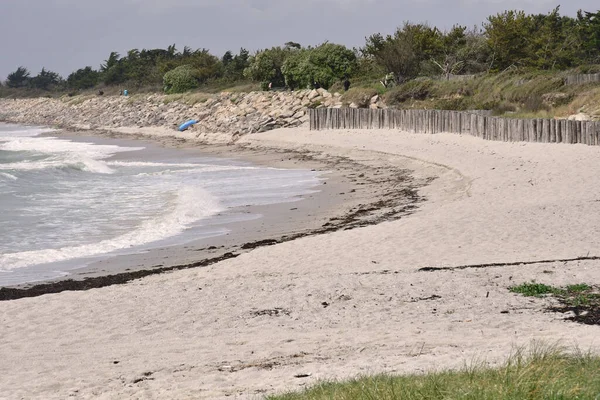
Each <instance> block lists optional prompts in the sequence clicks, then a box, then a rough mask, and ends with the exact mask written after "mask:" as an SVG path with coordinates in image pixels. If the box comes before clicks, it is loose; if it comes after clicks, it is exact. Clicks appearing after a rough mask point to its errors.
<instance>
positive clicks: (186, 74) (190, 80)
mask: <svg viewBox="0 0 600 400" xmlns="http://www.w3.org/2000/svg"><path fill="white" fill-rule="evenodd" d="M196 72H197V71H196V69H195V68H194V67H193V66H191V65H181V66H179V67H177V68H175V69H174V70H172V71H169V72H167V73H166V74H165V76H164V77H163V82H164V90H165V92H167V93H183V92H186V91H188V90H192V89H195V88H197V87H198V77H197V75H196Z"/></svg>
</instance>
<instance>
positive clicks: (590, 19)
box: [577, 10, 600, 64]
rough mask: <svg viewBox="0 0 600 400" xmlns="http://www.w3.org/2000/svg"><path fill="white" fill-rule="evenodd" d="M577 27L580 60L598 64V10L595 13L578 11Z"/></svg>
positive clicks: (599, 16)
mask: <svg viewBox="0 0 600 400" xmlns="http://www.w3.org/2000/svg"><path fill="white" fill-rule="evenodd" d="M577 25H578V29H577V31H578V36H579V40H580V43H581V60H582V61H583V62H584V63H590V64H593V63H598V62H600V10H599V11H597V12H595V13H592V12H588V11H581V10H579V11H578V12H577Z"/></svg>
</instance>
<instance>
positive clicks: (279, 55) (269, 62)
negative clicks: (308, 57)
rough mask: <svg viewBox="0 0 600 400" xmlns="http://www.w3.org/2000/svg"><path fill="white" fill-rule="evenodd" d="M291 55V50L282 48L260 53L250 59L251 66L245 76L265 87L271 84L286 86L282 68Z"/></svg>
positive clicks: (245, 71)
mask: <svg viewBox="0 0 600 400" xmlns="http://www.w3.org/2000/svg"><path fill="white" fill-rule="evenodd" d="M290 54H291V50H289V49H282V48H281V47H273V48H271V49H267V50H263V51H260V52H258V53H257V54H256V55H254V56H253V57H251V58H250V60H249V65H248V67H247V68H246V69H245V70H244V76H245V77H246V78H248V79H252V80H253V81H257V82H262V83H263V87H264V85H266V84H268V83H269V82H270V83H272V84H273V86H284V85H285V78H284V76H283V72H282V71H281V68H282V67H283V63H284V62H285V60H286V59H287V57H288V56H289V55H290Z"/></svg>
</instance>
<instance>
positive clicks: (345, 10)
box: [0, 0, 600, 80]
mask: <svg viewBox="0 0 600 400" xmlns="http://www.w3.org/2000/svg"><path fill="white" fill-rule="evenodd" d="M563 3H564V4H562V5H561V13H562V14H563V15H571V16H574V15H575V14H576V12H577V10H578V9H583V10H587V11H597V10H598V9H599V8H600V5H599V4H598V2H597V0H564V1H563ZM559 4H561V2H560V1H552V0H518V1H516V0H103V1H98V0H0V51H1V53H0V54H1V56H0V80H4V79H5V78H6V76H7V75H8V73H10V72H12V71H14V70H15V69H16V68H17V67H18V66H20V65H23V66H25V67H27V68H28V69H29V70H30V71H31V72H32V74H37V73H38V72H39V71H40V70H41V68H42V67H46V69H50V70H52V71H55V72H58V73H60V74H61V75H63V76H64V77H66V76H67V75H68V74H69V73H70V72H72V71H74V70H76V69H78V68H82V67H85V66H87V65H90V66H92V67H94V68H98V67H99V65H100V64H101V63H102V61H103V60H105V59H106V58H107V57H108V55H109V53H110V52H111V51H117V52H119V53H121V54H124V53H125V52H126V51H127V50H129V49H132V48H138V49H140V50H141V49H143V48H147V49H150V48H166V47H167V46H168V45H170V44H173V43H175V44H176V45H177V48H178V49H182V48H183V46H184V45H187V46H190V47H192V48H207V49H209V50H210V51H211V53H212V54H215V55H217V56H221V55H222V54H223V53H224V52H225V51H226V50H232V51H234V53H235V52H237V51H238V50H239V48H240V47H244V48H246V49H248V50H250V51H251V52H254V51H256V50H259V49H262V48H266V47H271V46H274V45H282V44H283V43H285V42H288V41H295V42H299V43H301V44H303V45H308V44H319V43H321V42H323V41H325V40H329V41H330V42H335V43H341V44H345V45H347V46H351V47H352V46H362V45H363V44H364V38H365V37H366V36H368V35H371V34H373V33H376V32H380V33H383V34H387V33H392V32H393V31H394V30H395V28H396V27H397V26H400V25H401V24H402V23H403V21H411V22H428V23H430V24H431V25H435V26H437V27H439V28H441V29H447V28H450V27H451V26H452V25H453V24H455V23H460V24H462V25H468V26H472V25H480V24H481V23H482V22H483V21H484V20H485V18H486V17H487V16H488V15H491V14H496V13H498V12H501V11H504V10H507V9H520V10H525V11H526V12H528V13H547V12H549V11H550V10H552V9H553V8H554V7H556V6H557V5H559Z"/></svg>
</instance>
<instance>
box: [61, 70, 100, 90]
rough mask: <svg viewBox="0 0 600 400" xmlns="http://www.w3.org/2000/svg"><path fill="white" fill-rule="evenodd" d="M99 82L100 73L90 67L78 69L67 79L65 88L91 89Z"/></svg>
mask: <svg viewBox="0 0 600 400" xmlns="http://www.w3.org/2000/svg"><path fill="white" fill-rule="evenodd" d="M99 81H100V73H99V72H98V71H96V70H94V69H92V67H85V68H80V69H78V70H77V71H75V72H72V73H71V74H70V75H69V76H68V77H67V86H68V87H69V88H71V89H81V90H83V89H91V88H93V87H94V86H96V85H97V84H98V82H99Z"/></svg>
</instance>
